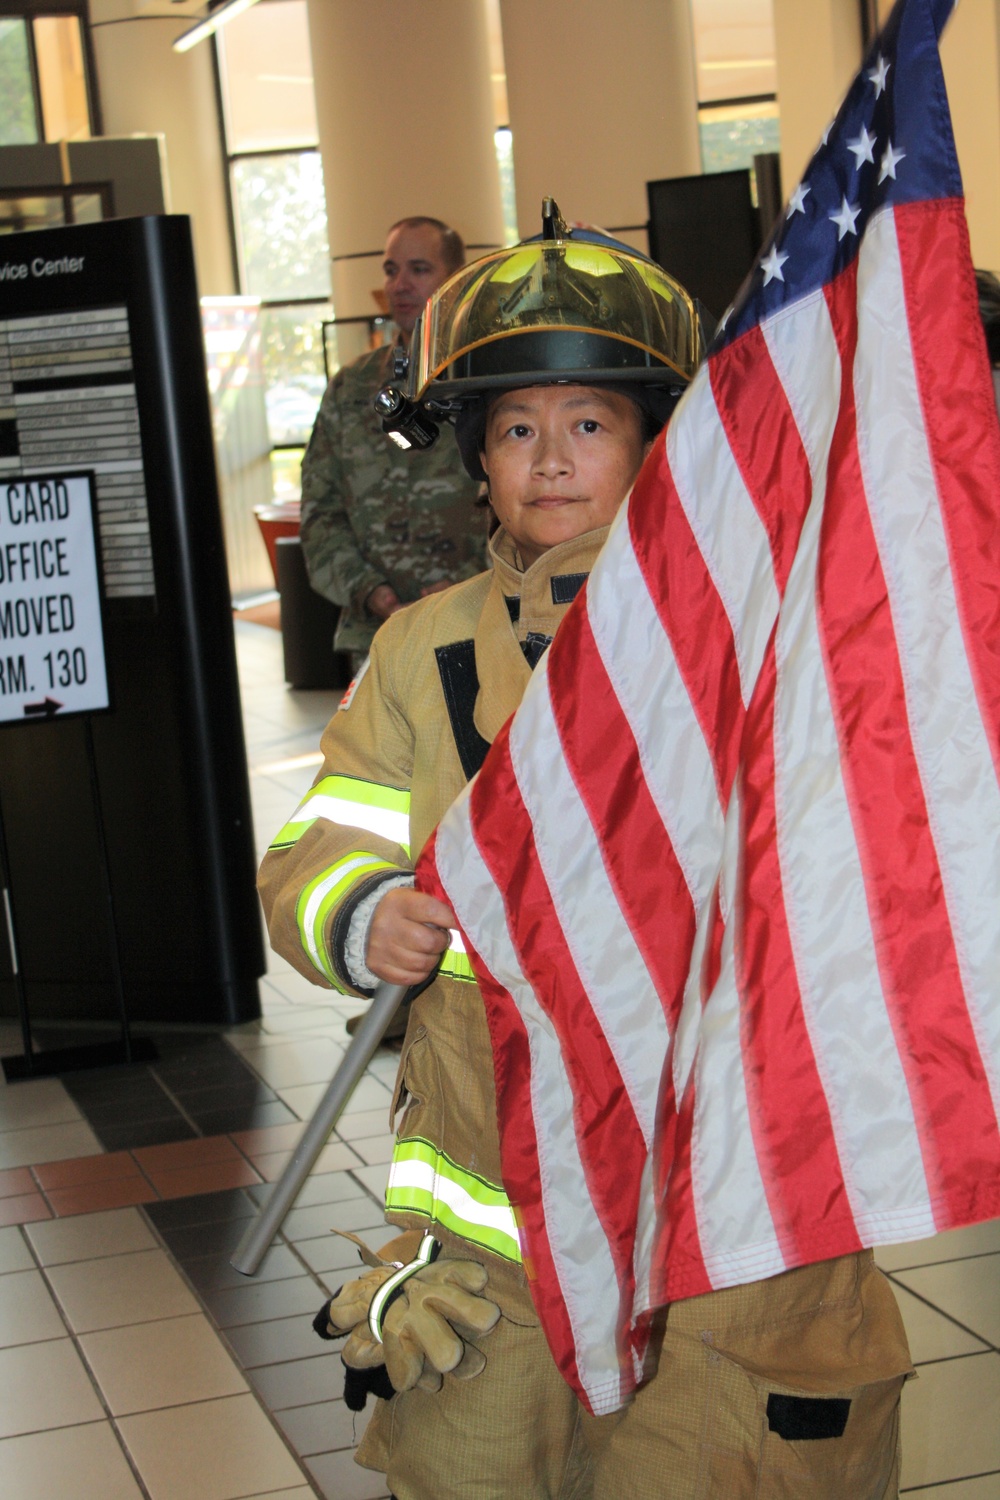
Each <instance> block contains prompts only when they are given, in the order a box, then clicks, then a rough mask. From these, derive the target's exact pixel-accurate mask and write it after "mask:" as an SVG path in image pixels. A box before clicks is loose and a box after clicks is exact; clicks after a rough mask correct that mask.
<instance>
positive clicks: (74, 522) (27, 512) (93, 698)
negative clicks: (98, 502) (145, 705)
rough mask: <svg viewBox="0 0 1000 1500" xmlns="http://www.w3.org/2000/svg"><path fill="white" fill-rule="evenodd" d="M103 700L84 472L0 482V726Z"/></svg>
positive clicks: (78, 710) (92, 707)
mask: <svg viewBox="0 0 1000 1500" xmlns="http://www.w3.org/2000/svg"><path fill="white" fill-rule="evenodd" d="M109 706H110V704H109V698H108V678H107V669H106V667H105V661H104V632H103V630H102V624H101V588H100V578H99V572H98V562H97V544H96V539H95V535H94V497H93V480H92V476H91V475H90V474H22V475H19V476H18V477H17V478H16V479H14V478H10V479H0V723H15V722H16V723H18V724H30V723H32V722H42V721H45V720H48V719H53V718H60V719H62V718H65V717H66V716H67V714H84V713H96V712H99V711H100V710H101V709H106V708H108V707H109Z"/></svg>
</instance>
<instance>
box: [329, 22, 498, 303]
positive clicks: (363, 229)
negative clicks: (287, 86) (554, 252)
mask: <svg viewBox="0 0 1000 1500" xmlns="http://www.w3.org/2000/svg"><path fill="white" fill-rule="evenodd" d="M309 34H310V41H311V47H312V63H313V80H314V86H315V90H316V118H317V123H318V126H319V142H320V152H321V154H322V158H323V176H324V179H325V184H326V203H327V213H328V216H329V225H330V254H331V257H332V260H333V299H334V305H335V307H336V310H337V314H338V316H341V317H347V316H357V315H362V314H365V313H371V312H374V310H375V303H374V301H373V299H372V292H373V291H374V290H376V289H378V288H380V287H381V285H382V272H381V260H382V247H383V245H384V242H385V232H386V230H387V229H388V227H389V225H390V224H392V223H394V222H395V221H396V220H397V219H402V218H405V217H406V216H407V215H409V214H429V215H431V216H432V217H434V218H437V219H443V220H444V221H445V223H448V224H451V225H452V226H453V227H454V228H455V229H457V230H458V232H459V234H461V236H462V238H463V239H464V240H465V242H466V244H467V245H470V246H490V245H499V244H501V243H502V241H503V216H502V212H501V206H500V179H499V174H498V172H497V164H496V153H495V150H494V146H493V110H492V96H491V86H490V64H489V37H488V32H487V24H486V9H485V6H484V4H483V0H433V4H420V5H416V4H410V5H399V4H390V5H378V6H376V5H371V4H368V3H365V0H309ZM475 253H476V251H475V250H474V251H473V254H475Z"/></svg>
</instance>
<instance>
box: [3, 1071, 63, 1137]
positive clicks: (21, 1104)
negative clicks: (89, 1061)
mask: <svg viewBox="0 0 1000 1500" xmlns="http://www.w3.org/2000/svg"><path fill="white" fill-rule="evenodd" d="M79 1119H80V1111H79V1109H78V1108H77V1106H76V1104H75V1103H74V1102H73V1100H72V1099H71V1098H70V1096H69V1094H68V1093H67V1092H66V1090H65V1088H64V1087H63V1085H62V1083H61V1082H60V1081H59V1079H58V1078H30V1079H25V1080H24V1081H23V1082H22V1083H18V1084H14V1085H12V1086H10V1087H8V1088H0V1131H6V1130H25V1129H27V1128H28V1127H29V1126H34V1125H62V1124H65V1123H66V1122H67V1121H68V1120H79Z"/></svg>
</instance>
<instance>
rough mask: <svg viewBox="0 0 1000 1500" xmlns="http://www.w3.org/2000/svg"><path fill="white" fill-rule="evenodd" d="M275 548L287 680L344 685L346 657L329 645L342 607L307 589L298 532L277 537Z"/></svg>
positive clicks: (311, 685) (304, 685)
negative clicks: (295, 534) (294, 534)
mask: <svg viewBox="0 0 1000 1500" xmlns="http://www.w3.org/2000/svg"><path fill="white" fill-rule="evenodd" d="M275 551H276V554H277V563H278V567H277V573H278V593H279V595H280V596H281V639H282V643H283V645H284V651H285V681H286V682H287V683H288V684H289V685H290V686H291V687H293V688H326V689H328V690H329V689H331V688H346V687H347V686H348V684H349V683H350V680H351V662H350V658H349V657H348V656H347V655H346V654H344V653H343V652H337V651H334V649H333V632H334V630H335V629H336V627H337V621H338V619H339V618H340V609H339V608H338V606H337V605H336V604H331V603H330V601H329V599H324V598H323V596H322V594H317V593H316V592H315V591H314V590H313V589H312V588H310V586H309V575H308V573H307V572H306V563H305V558H304V557H303V556H302V544H301V543H300V541H299V539H298V537H297V536H279V537H278V538H277V541H276V543H275Z"/></svg>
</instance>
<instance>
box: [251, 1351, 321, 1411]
mask: <svg viewBox="0 0 1000 1500" xmlns="http://www.w3.org/2000/svg"><path fill="white" fill-rule="evenodd" d="M247 1373H248V1376H249V1379H250V1383H251V1385H253V1386H254V1387H255V1388H256V1389H257V1390H258V1391H259V1392H260V1395H261V1399H262V1400H263V1402H264V1404H265V1405H266V1406H267V1407H268V1408H269V1409H270V1410H271V1411H275V1412H277V1411H285V1410H287V1408H288V1407H291V1406H312V1405H315V1404H317V1403H318V1402H324V1401H332V1400H335V1399H337V1400H339V1399H340V1398H341V1397H342V1396H343V1394H344V1366H343V1364H342V1363H341V1360H340V1356H339V1355H338V1354H336V1351H333V1352H332V1353H331V1354H330V1355H328V1356H327V1357H325V1358H322V1357H321V1358H320V1359H296V1360H289V1361H287V1362H286V1363H284V1364H277V1365H260V1366H258V1368H257V1369H255V1370H249V1371H248V1372H247Z"/></svg>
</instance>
